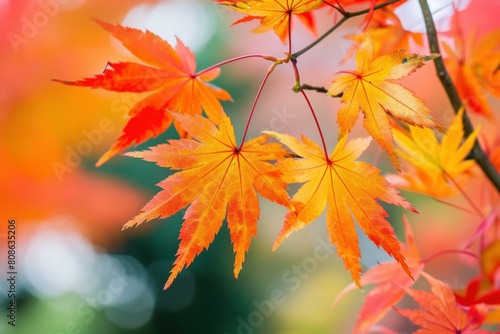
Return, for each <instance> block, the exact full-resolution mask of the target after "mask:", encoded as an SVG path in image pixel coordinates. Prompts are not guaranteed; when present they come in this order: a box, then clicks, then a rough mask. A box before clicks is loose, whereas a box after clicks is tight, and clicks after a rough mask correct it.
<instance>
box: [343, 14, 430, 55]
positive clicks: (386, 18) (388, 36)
mask: <svg viewBox="0 0 500 334" xmlns="http://www.w3.org/2000/svg"><path fill="white" fill-rule="evenodd" d="M366 34H368V35H370V37H371V38H372V40H374V41H378V42H377V43H374V45H373V54H374V57H379V56H382V55H384V54H386V53H389V52H392V51H394V50H398V49H404V50H410V44H411V42H414V43H415V44H417V45H418V46H423V44H424V35H423V34H421V33H414V32H411V31H408V30H405V29H404V28H403V26H402V25H401V21H400V20H399V17H398V16H397V15H396V14H394V12H393V11H392V10H391V9H390V8H386V7H384V8H380V9H379V10H377V11H375V12H374V13H373V17H372V18H371V20H370V22H369V23H368V26H367V28H366V30H365V32H364V33H361V34H352V35H347V36H346V38H348V39H350V40H353V41H354V42H355V44H354V45H353V49H354V48H356V47H357V46H359V45H360V44H361V43H363V41H364V40H365V38H366ZM350 51H351V50H349V51H348V53H347V54H348V55H349V54H350ZM353 51H354V50H353Z"/></svg>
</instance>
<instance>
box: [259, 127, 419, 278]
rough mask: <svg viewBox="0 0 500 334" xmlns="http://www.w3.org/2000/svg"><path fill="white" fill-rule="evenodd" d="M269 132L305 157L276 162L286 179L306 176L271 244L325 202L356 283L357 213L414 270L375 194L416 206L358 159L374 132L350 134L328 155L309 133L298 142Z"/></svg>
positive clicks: (334, 238)
mask: <svg viewBox="0 0 500 334" xmlns="http://www.w3.org/2000/svg"><path fill="white" fill-rule="evenodd" d="M265 133H268V134H270V135H272V136H273V137H275V138H276V139H278V140H279V141H280V142H281V143H283V144H284V145H286V146H288V147H289V148H290V149H291V150H292V151H293V152H294V153H296V154H297V155H299V156H300V157H302V158H300V159H293V158H285V159H283V160H280V161H278V163H277V167H278V168H279V169H280V170H281V171H282V172H283V173H284V179H285V181H286V182H288V183H292V182H305V184H304V185H302V186H301V188H300V189H299V190H298V191H297V193H296V194H295V195H294V196H293V198H292V204H293V210H291V211H290V212H288V213H287V215H286V218H285V222H284V224H283V228H282V229H281V232H280V233H279V236H278V238H277V240H276V242H275V243H274V246H273V249H276V248H277V247H278V246H279V244H280V243H281V242H282V241H283V240H284V239H285V238H287V237H288V236H289V235H290V234H291V233H292V232H293V231H296V230H299V229H301V228H303V227H304V226H306V225H308V224H309V223H311V222H312V221H313V220H315V219H316V218H318V217H319V215H321V213H322V212H323V211H324V210H325V207H327V209H326V225H327V230H328V234H329V236H330V241H331V242H332V243H333V244H335V245H336V247H337V253H338V254H339V256H340V257H342V259H343V260H344V265H345V267H346V268H347V269H349V270H350V271H351V276H352V278H353V280H354V281H355V282H356V284H357V285H358V286H360V273H361V264H360V262H359V259H360V256H361V254H360V250H359V247H358V239H357V235H356V230H355V227H354V219H355V220H356V221H357V223H358V225H359V226H360V227H361V229H362V230H363V231H364V232H365V233H366V235H367V236H368V237H369V238H370V239H371V240H372V241H373V242H374V243H375V244H376V245H377V246H379V247H380V246H381V247H382V248H383V249H384V250H385V251H386V252H387V253H389V254H390V255H391V256H392V257H394V258H395V259H396V261H397V262H399V264H400V265H401V266H402V267H403V269H404V270H405V271H406V272H407V273H408V275H410V276H411V272H410V269H409V268H408V265H407V264H406V262H405V259H404V257H403V256H402V255H401V253H400V248H399V243H398V240H397V239H396V236H395V234H394V230H393V228H392V226H391V225H390V224H389V222H387V220H385V217H387V216H388V214H387V212H386V211H385V210H384V209H383V207H382V206H381V205H380V204H379V203H378V202H377V201H376V199H379V200H381V201H384V202H386V203H391V204H395V205H399V206H401V207H403V208H405V209H408V210H412V211H414V212H415V209H414V208H413V207H412V206H411V204H410V203H408V202H406V200H404V199H403V198H402V197H400V196H399V195H398V192H397V190H396V189H394V188H392V187H391V185H390V184H389V183H388V182H387V181H386V180H385V179H384V178H383V177H382V176H381V175H380V174H379V173H380V170H379V169H377V168H376V167H374V166H372V165H370V164H368V163H365V162H361V161H355V159H357V158H358V157H359V155H361V153H362V152H363V151H364V150H365V149H366V148H367V147H368V145H369V143H370V141H371V138H370V137H367V138H359V139H355V140H351V141H350V142H348V143H347V144H346V141H347V139H346V138H345V137H342V138H341V139H340V141H339V143H338V144H337V146H336V147H335V149H334V151H333V153H332V154H331V155H330V157H326V156H325V153H324V152H323V151H322V150H321V148H320V147H319V146H318V145H317V144H316V143H314V142H313V141H311V140H310V139H308V138H307V137H305V136H302V140H303V142H300V141H299V140H298V139H296V138H294V137H292V136H289V135H287V134H280V133H277V132H272V131H266V132H265Z"/></svg>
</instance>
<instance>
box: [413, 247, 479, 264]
mask: <svg viewBox="0 0 500 334" xmlns="http://www.w3.org/2000/svg"><path fill="white" fill-rule="evenodd" d="M446 254H462V255H468V256H470V257H473V258H474V259H476V260H478V256H477V254H475V253H473V252H471V251H468V250H465V249H445V250H442V251H439V252H437V253H435V254H432V255H431V256H429V257H428V258H426V259H423V260H421V261H420V262H422V263H429V262H430V261H432V260H434V259H435V258H437V257H439V256H442V255H446Z"/></svg>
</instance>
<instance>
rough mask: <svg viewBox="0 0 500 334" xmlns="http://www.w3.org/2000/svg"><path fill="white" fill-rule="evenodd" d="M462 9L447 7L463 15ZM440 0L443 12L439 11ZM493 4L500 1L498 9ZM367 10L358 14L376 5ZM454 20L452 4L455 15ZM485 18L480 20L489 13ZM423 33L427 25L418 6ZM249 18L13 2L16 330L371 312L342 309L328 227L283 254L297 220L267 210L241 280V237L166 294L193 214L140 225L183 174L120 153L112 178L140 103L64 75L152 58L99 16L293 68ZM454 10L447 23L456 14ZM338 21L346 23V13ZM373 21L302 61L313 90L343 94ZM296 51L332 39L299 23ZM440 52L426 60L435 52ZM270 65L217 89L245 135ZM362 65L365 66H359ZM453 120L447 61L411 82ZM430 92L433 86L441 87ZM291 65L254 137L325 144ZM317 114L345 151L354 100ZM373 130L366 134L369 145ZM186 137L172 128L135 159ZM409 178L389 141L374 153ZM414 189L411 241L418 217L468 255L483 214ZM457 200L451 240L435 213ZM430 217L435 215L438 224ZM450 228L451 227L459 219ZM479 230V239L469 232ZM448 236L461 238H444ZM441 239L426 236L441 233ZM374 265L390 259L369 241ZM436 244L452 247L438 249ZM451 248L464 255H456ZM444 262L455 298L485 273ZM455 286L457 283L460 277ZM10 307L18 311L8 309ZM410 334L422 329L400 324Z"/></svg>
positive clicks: (150, 3)
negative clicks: (339, 112)
mask: <svg viewBox="0 0 500 334" xmlns="http://www.w3.org/2000/svg"><path fill="white" fill-rule="evenodd" d="M450 2H451V1H444V2H441V3H440V4H441V7H443V8H446V7H447V6H448V3H450ZM436 3H439V1H436ZM488 6H490V7H488ZM365 7H366V6H360V7H359V8H357V9H360V8H365ZM462 7H463V8H462V9H463V11H464V15H466V17H467V18H470V21H469V20H468V22H469V23H470V26H467V29H469V28H472V27H474V28H475V29H477V31H478V32H479V33H480V34H481V33H484V32H485V31H487V30H488V29H491V25H492V24H497V26H498V23H493V22H494V18H493V14H494V13H498V12H499V10H500V8H499V2H498V1H491V2H488V4H486V2H485V1H480V0H476V1H474V0H472V1H470V2H469V1H465V2H462ZM441 12H442V13H443V11H441ZM479 13H480V14H479ZM405 15H407V21H406V22H409V26H410V28H414V29H415V30H418V29H419V27H418V26H419V25H421V19H420V16H419V15H418V14H415V12H412V11H410V12H409V14H408V13H407V14H405ZM239 17H241V16H240V15H238V14H236V13H232V12H230V11H229V10H227V9H225V8H221V7H219V6H217V5H216V4H215V3H214V2H211V1H208V0H205V1H204V0H165V1H158V0H123V1H97V0H37V1H35V0H33V1H30V0H0V22H1V25H0V38H1V40H0V236H1V244H0V245H1V252H2V254H6V249H5V240H6V235H7V224H8V221H9V220H15V222H16V237H17V238H16V241H17V249H16V256H17V260H16V261H17V262H16V271H17V276H16V278H17V280H16V301H17V305H16V306H17V320H16V326H15V327H12V326H9V325H8V324H7V321H6V317H5V315H4V314H3V313H2V316H1V318H0V319H2V320H1V321H0V332H1V333H23V334H24V333H26V334H32V333H36V334H38V333H40V334H62V333H67V334H70V333H71V334H73V333H82V334H86V333H108V334H118V333H120V334H121V333H129V334H135V333H175V334H184V333H186V334H187V333H206V334H212V333H213V334H252V333H276V334H299V333H300V334H323V333H350V332H351V331H352V328H353V324H354V322H355V320H356V317H357V311H358V309H359V306H360V304H361V302H362V298H363V293H362V292H361V291H356V292H354V293H352V294H351V295H349V296H348V297H347V298H345V299H344V300H342V302H341V304H340V305H339V306H337V307H336V308H333V309H332V302H333V300H334V299H335V297H336V295H337V294H338V292H339V291H340V290H341V289H342V288H343V287H345V286H346V285H348V284H349V283H350V282H351V279H350V275H349V273H348V272H346V271H345V269H344V268H343V265H342V262H341V260H339V259H338V258H337V255H336V253H335V252H334V248H331V247H330V246H329V244H328V239H327V236H326V229H325V226H324V225H325V224H324V218H322V219H320V220H319V221H318V222H316V223H314V224H311V225H310V226H308V227H307V228H304V229H303V230H302V231H300V232H299V233H296V234H295V235H292V236H291V237H290V238H289V239H288V240H287V241H285V242H284V243H283V245H282V246H280V248H279V249H278V250H277V251H276V252H274V253H272V252H271V246H272V243H273V241H274V239H275V238H276V236H277V234H278V231H279V230H280V228H281V224H282V221H283V217H284V214H285V210H284V209H283V208H280V207H278V206H276V205H273V204H272V203H268V202H265V201H262V202H261V203H262V204H261V209H262V214H261V220H260V223H259V230H258V235H257V237H256V238H255V239H254V240H253V242H252V247H251V248H250V251H249V253H248V255H247V257H246V261H245V264H244V267H243V270H242V272H241V273H240V276H239V278H238V279H237V280H236V279H234V277H233V275H232V267H233V261H234V257H233V254H232V247H231V244H230V241H229V234H228V231H227V228H226V227H223V228H222V229H221V231H220V232H219V234H218V235H217V237H216V239H215V241H214V243H213V244H212V245H211V247H210V249H209V250H208V251H205V252H204V253H202V254H201V255H200V256H199V257H198V258H197V259H196V261H195V262H194V263H193V264H192V265H191V266H190V267H189V268H188V269H185V270H183V271H182V272H181V274H180V275H179V276H178V278H177V279H176V281H175V282H174V284H173V285H172V286H171V287H170V288H169V289H168V290H166V291H164V290H163V285H164V283H165V281H166V279H167V277H168V274H169V271H170V269H171V266H172V263H173V260H174V257H175V253H176V250H177V246H178V240H177V237H178V234H179V230H180V225H181V222H182V215H183V213H184V210H182V211H181V212H180V213H179V214H177V215H175V216H174V217H171V218H169V219H166V220H159V221H154V222H149V223H147V224H144V225H142V226H141V227H139V228H135V229H130V230H127V231H124V232H122V231H121V227H122V225H123V224H124V223H125V222H127V221H128V220H129V219H130V218H131V217H133V216H134V215H136V214H137V213H138V212H139V210H140V209H141V208H142V206H143V205H144V204H145V203H146V202H147V201H148V200H149V199H150V198H151V197H152V196H153V195H154V194H155V193H156V192H157V191H158V190H159V188H158V187H156V186H155V185H156V184H157V183H158V182H160V181H161V180H163V179H165V178H166V177H167V176H168V175H169V173H170V171H169V170H167V169H162V168H160V167H157V166H155V165H154V164H151V163H148V162H144V161H140V160H137V159H132V158H128V157H121V156H118V157H115V158H113V159H112V160H111V161H109V162H108V163H106V164H105V165H104V166H102V167H100V168H95V167H94V164H95V162H96V161H97V160H98V158H99V157H100V156H101V155H102V154H103V153H104V152H105V151H106V150H107V149H108V148H109V147H110V146H111V145H112V143H113V142H114V141H115V140H116V138H117V137H118V136H119V134H120V133H121V130H122V128H123V126H124V124H125V122H126V118H125V116H126V114H127V112H128V110H129V109H130V108H131V107H132V106H133V105H134V104H135V103H136V102H137V101H138V100H139V99H140V98H141V97H142V95H140V94H130V93H112V92H107V91H103V90H90V89H86V88H78V87H69V86H64V85H61V84H58V83H55V82H52V81H51V79H61V80H77V79H80V78H83V77H90V76H93V75H94V74H98V73H101V72H102V71H103V69H104V68H105V66H106V63H107V61H137V60H136V59H135V58H134V57H133V56H132V55H131V54H130V53H128V51H127V50H125V49H124V48H123V47H122V46H121V45H120V44H119V43H118V42H117V41H116V40H114V39H113V38H112V37H111V36H110V35H109V34H108V33H107V32H106V31H104V30H103V29H101V28H100V27H99V26H98V25H97V24H96V23H95V22H94V21H93V20H92V19H94V18H97V19H100V20H103V21H107V22H111V23H121V24H123V25H127V26H133V27H137V28H141V29H144V28H147V29H149V30H151V31H153V32H154V33H156V34H158V35H160V36H161V37H163V38H164V39H166V40H168V41H170V42H174V41H175V39H174V36H178V37H179V38H180V39H181V40H182V41H183V42H184V43H185V44H186V45H188V46H189V47H190V48H191V49H192V50H193V51H194V52H195V53H196V55H197V57H196V58H197V63H198V69H203V68H206V67H208V66H210V65H212V64H215V63H217V62H219V61H222V60H225V59H228V58H231V57H236V56H239V55H243V54H248V53H263V54H272V55H275V56H277V57H282V56H283V53H284V52H285V51H286V46H284V45H283V44H281V42H280V41H279V39H278V38H277V37H276V36H275V35H274V34H273V33H266V34H253V33H251V32H250V31H251V29H252V28H253V27H255V22H254V23H249V24H242V25H237V26H234V27H232V28H230V29H229V26H230V24H231V23H232V22H233V21H234V20H236V19H238V18H239ZM447 17H448V18H449V14H448V15H446V14H443V23H442V24H443V26H444V27H445V28H443V29H446V19H447ZM317 18H318V32H322V31H325V30H326V29H328V28H329V27H330V26H331V25H332V23H333V20H334V18H335V17H334V15H333V13H332V12H330V11H328V10H327V9H325V10H324V11H320V12H318V15H317ZM337 18H338V17H337ZM361 20H362V18H359V19H353V20H351V21H349V22H348V23H347V24H346V25H345V27H343V28H342V30H339V31H338V33H335V34H333V35H331V36H330V37H329V38H328V39H327V40H325V42H323V43H321V44H320V45H318V47H316V48H314V49H313V50H311V52H309V53H307V54H305V55H304V56H303V57H301V58H300V60H299V68H300V71H301V75H302V82H303V83H308V84H311V85H315V86H325V87H327V86H328V85H329V84H330V82H331V79H332V77H333V74H334V73H335V72H336V71H337V70H339V69H340V68H341V67H340V65H339V64H340V61H341V60H342V58H344V56H345V54H346V52H347V51H348V50H349V48H350V46H351V43H350V42H349V41H347V40H346V39H343V38H342V37H343V36H344V35H346V34H348V33H353V32H359V30H360V29H359V28H360V24H361ZM293 36H294V37H293V38H294V50H299V49H300V48H302V47H304V46H306V45H308V44H309V43H310V42H311V41H313V40H314V35H313V34H311V32H309V31H307V30H306V29H305V28H304V26H303V25H302V24H301V23H297V24H295V26H294V35H293ZM423 51H425V50H423ZM268 66H269V63H268V62H266V61H263V60H259V59H253V60H244V61H241V62H237V63H233V64H230V65H227V66H225V67H223V68H222V75H221V77H220V78H218V79H217V80H216V81H215V84H216V85H218V86H220V87H222V88H224V89H226V90H227V91H229V93H230V94H231V95H232V97H233V99H234V101H235V102H234V103H225V104H224V107H225V110H226V113H227V114H228V115H229V116H230V117H231V118H232V120H233V123H234V124H235V128H236V131H237V133H238V135H239V136H240V137H239V138H241V133H242V130H243V128H244V124H245V121H246V118H247V116H248V112H249V110H250V107H251V104H252V101H253V99H254V96H255V93H256V92H257V88H258V86H259V84H260V81H261V80H262V78H263V76H264V74H265V73H266V71H267V68H268ZM342 66H344V68H348V67H352V66H353V62H352V60H348V61H347V62H346V63H345V64H343V65H342ZM405 83H406V84H407V86H409V87H410V88H412V89H414V90H415V91H417V94H418V95H419V96H420V97H422V98H423V99H424V100H426V102H427V103H428V105H429V106H430V107H431V109H432V110H442V111H443V112H442V113H438V114H437V117H438V118H441V119H442V120H444V121H445V122H449V121H451V118H450V115H451V109H450V108H449V105H448V104H447V101H446V99H445V98H443V95H442V90H441V88H440V86H439V83H438V81H437V79H436V78H435V76H434V69H433V67H432V65H428V66H426V67H424V68H423V69H422V70H421V71H419V72H418V73H416V74H415V75H413V76H412V77H410V78H408V79H405ZM423 83H425V84H423ZM293 84H294V79H293V71H292V68H291V66H289V64H287V65H283V66H280V67H278V68H277V69H276V70H275V73H273V75H272V77H271V78H270V80H269V81H268V83H267V85H266V87H265V89H264V92H263V94H262V98H261V100H259V104H258V106H257V111H256V115H255V118H254V121H253V122H252V124H251V127H250V135H251V136H256V135H258V134H259V133H260V132H261V131H262V130H266V129H271V130H275V131H281V132H288V133H292V134H294V135H300V134H302V133H303V134H306V135H307V136H309V137H310V138H313V139H318V135H317V132H316V129H315V128H314V127H313V124H312V122H311V117H310V113H309V111H308V110H307V106H306V104H305V103H304V101H303V100H302V98H301V97H300V95H298V94H294V93H293V92H292V91H291V90H290V87H291V86H292V85H293ZM309 96H310V98H311V100H312V103H313V105H314V108H315V110H316V112H317V113H318V116H319V118H320V122H321V124H322V127H323V131H325V133H326V136H327V140H328V143H329V149H330V150H331V149H333V146H334V144H335V140H336V125H335V110H336V108H337V107H338V101H337V100H335V99H327V98H325V97H324V96H323V95H322V94H317V93H314V92H310V93H309ZM356 134H360V135H365V132H364V130H362V129H361V128H360V127H359V128H357V129H356V130H355V131H354V135H356ZM169 138H177V134H176V133H175V131H173V130H171V129H170V130H168V131H167V132H166V133H164V134H162V135H161V136H159V137H158V138H155V139H153V140H151V141H149V142H147V143H145V144H143V145H140V146H138V147H137V148H135V149H145V148H146V147H149V146H153V145H156V144H158V143H162V142H165V140H166V139H169ZM363 159H364V160H366V161H371V162H376V163H378V164H379V166H382V168H384V169H386V170H389V171H390V172H394V171H393V170H392V169H391V168H392V167H391V166H390V164H389V163H388V161H387V159H386V157H385V154H384V153H383V152H381V151H380V149H379V148H378V147H376V145H375V144H374V143H372V146H371V150H370V151H369V152H367V153H366V154H365V155H363ZM405 196H406V197H407V198H408V199H409V200H410V201H411V202H412V203H413V204H414V206H415V207H417V209H418V210H419V211H420V212H422V214H421V215H419V216H417V215H414V214H411V213H403V212H402V211H401V210H397V209H394V208H390V207H388V210H390V213H391V219H392V220H391V222H394V226H395V228H396V230H397V231H398V234H399V235H401V224H400V222H401V217H402V215H403V214H406V215H407V216H408V218H409V220H410V222H412V223H413V226H414V230H415V234H416V235H417V236H416V238H417V240H419V238H420V239H422V240H426V243H425V244H421V245H418V246H420V247H421V251H422V256H423V257H425V255H426V254H427V255H428V254H432V253H433V252H435V247H437V246H436V241H437V244H438V245H439V247H443V248H450V247H452V246H454V245H457V244H458V243H459V242H460V241H461V240H463V239H464V236H467V235H470V233H471V231H472V230H473V228H472V225H467V224H464V225H460V226H465V227H464V228H461V227H460V228H456V227H455V229H454V231H455V232H454V233H453V235H452V236H450V235H449V228H450V227H451V226H456V224H457V221H461V220H466V219H469V218H468V217H467V214H464V213H463V212H458V213H457V212H456V211H455V210H453V208H450V207H448V206H445V205H442V204H439V203H436V202H432V201H430V200H427V199H425V198H423V197H421V196H416V195H411V194H405ZM436 206H439V210H441V211H440V214H439V217H440V218H439V219H440V220H442V222H441V224H440V225H439V226H440V228H439V229H434V230H433V233H432V235H428V233H427V232H426V231H427V229H428V228H429V226H430V225H435V224H436V221H435V219H437V216H436V215H433V214H430V213H432V212H435V211H433V210H432V208H433V207H436ZM428 212H429V213H428ZM443 217H446V218H443ZM467 226H469V228H468V227H467ZM445 235H446V236H447V238H446V241H443V240H442V237H443V236H445ZM425 238H426V239H425ZM360 239H361V245H362V247H363V254H364V256H363V261H362V262H363V265H364V266H365V267H366V268H368V267H371V266H373V265H375V264H376V263H377V262H383V261H387V260H388V259H389V258H388V257H387V255H386V254H385V253H383V252H382V251H380V250H378V249H376V248H375V247H374V246H372V245H371V243H370V242H368V241H367V240H366V238H365V237H364V236H363V235H362V234H361V235H360ZM433 240H434V241H433ZM443 243H446V245H443ZM5 258H6V257H5V256H4V255H2V256H1V257H0V259H1V260H0V268H1V270H2V274H1V275H0V277H2V279H1V280H0V287H1V293H0V305H2V306H1V309H2V310H5V309H6V305H7V303H8V302H9V299H8V298H7V290H8V286H7V282H6V278H5V277H6V276H7V274H6V273H7V271H8V269H7V267H6V265H7V263H6V260H5ZM446 260H447V262H446V265H445V266H443V265H442V263H441V264H440V263H439V261H437V262H436V264H435V268H434V269H433V270H435V271H437V272H439V271H442V272H445V271H446V273H447V277H449V280H451V282H452V284H453V285H454V287H457V288H458V287H460V285H461V284H462V285H463V284H465V283H466V282H467V279H468V277H470V276H471V275H472V274H473V273H470V272H467V271H464V268H463V266H462V267H458V266H455V265H454V263H453V261H450V259H449V258H446ZM453 280H454V281H453ZM2 312H5V311H2ZM386 322H387V323H389V324H390V325H391V327H392V328H394V329H397V328H404V327H403V326H405V325H404V324H406V323H407V322H406V321H405V320H403V319H401V318H400V317H397V316H395V317H394V318H389V320H387V321H386Z"/></svg>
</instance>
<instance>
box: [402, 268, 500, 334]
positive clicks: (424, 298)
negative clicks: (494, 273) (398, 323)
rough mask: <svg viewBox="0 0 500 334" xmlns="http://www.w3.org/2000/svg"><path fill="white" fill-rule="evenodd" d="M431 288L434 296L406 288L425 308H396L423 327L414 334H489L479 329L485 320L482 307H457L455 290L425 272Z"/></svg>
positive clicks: (423, 274) (424, 274)
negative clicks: (466, 308) (465, 309)
mask: <svg viewBox="0 0 500 334" xmlns="http://www.w3.org/2000/svg"><path fill="white" fill-rule="evenodd" d="M422 276H424V277H425V278H426V279H427V281H428V282H429V284H430V285H431V291H432V293H429V292H426V291H419V290H414V289H407V290H406V292H407V293H408V295H409V296H411V297H412V298H413V299H414V300H415V301H416V302H417V303H418V304H419V305H420V306H421V307H422V309H418V310H415V309H400V308H395V309H396V311H397V312H398V313H399V314H401V315H402V316H404V317H406V318H408V319H410V320H411V321H412V322H413V323H414V324H416V325H418V326H420V327H421V329H419V330H417V331H415V332H414V333H415V334H436V333H440V334H441V333H442V334H446V333H449V334H457V333H461V334H488V333H491V334H493V332H489V331H487V330H484V329H478V327H480V326H481V324H482V323H483V321H484V315H485V314H484V310H483V308H482V307H471V308H470V309H469V310H468V312H465V311H464V310H463V309H462V308H461V307H460V306H459V305H458V304H457V301H456V299H455V296H454V294H453V290H452V289H451V288H450V287H449V286H448V285H447V284H446V283H444V282H442V281H440V280H437V279H435V278H433V277H432V276H430V275H428V274H426V273H425V272H424V273H422Z"/></svg>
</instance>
